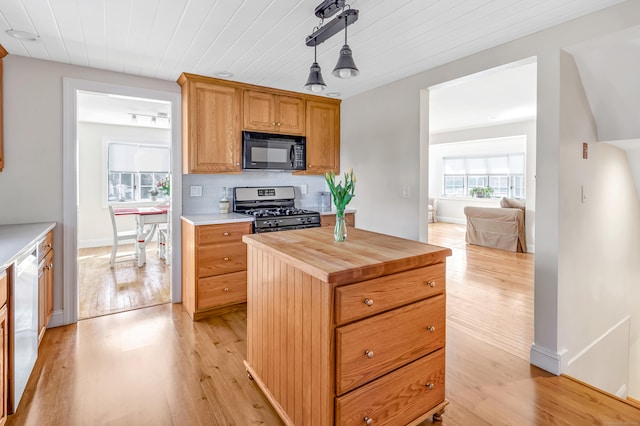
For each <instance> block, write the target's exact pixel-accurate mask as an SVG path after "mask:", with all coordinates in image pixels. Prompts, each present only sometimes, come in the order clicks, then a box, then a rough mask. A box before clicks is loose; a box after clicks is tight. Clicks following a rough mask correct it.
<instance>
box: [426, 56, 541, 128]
mask: <svg viewBox="0 0 640 426" xmlns="http://www.w3.org/2000/svg"><path fill="white" fill-rule="evenodd" d="M536 87H537V64H536V61H535V58H529V59H526V60H523V61H520V62H517V63H513V64H508V65H505V66H502V67H498V68H495V69H491V70H487V71H483V72H481V73H477V74H473V75H469V76H466V77H463V78H459V79H457V80H451V81H448V82H446V83H443V84H440V85H438V86H433V87H430V88H429V132H430V133H442V132H448V131H454V130H463V129H469V128H474V127H482V126H495V125H498V124H505V123H512V122H516V121H523V120H533V119H535V118H536V104H537V92H536Z"/></svg>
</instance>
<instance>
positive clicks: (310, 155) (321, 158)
mask: <svg viewBox="0 0 640 426" xmlns="http://www.w3.org/2000/svg"><path fill="white" fill-rule="evenodd" d="M330 170H333V171H335V172H336V173H338V172H339V171H340V104H337V103H333V102H332V103H329V102H321V101H307V170H306V172H304V173H306V174H317V175H320V174H324V173H325V172H328V171H330Z"/></svg>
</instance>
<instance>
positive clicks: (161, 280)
mask: <svg viewBox="0 0 640 426" xmlns="http://www.w3.org/2000/svg"><path fill="white" fill-rule="evenodd" d="M133 252H134V245H133V244H123V245H120V246H119V247H118V257H117V260H116V264H115V265H114V266H113V267H111V265H110V264H109V260H110V258H111V246H108V247H95V248H85V249H80V250H79V253H78V301H79V302H78V318H80V319H85V318H93V317H97V316H100V315H107V314H113V313H116V312H124V311H128V310H131V309H138V308H144V307H148V306H153V305H158V304H161V303H168V302H169V301H170V300H171V290H170V274H171V268H170V267H169V266H167V264H166V263H165V262H164V260H163V259H160V258H159V257H158V255H157V253H156V247H155V243H151V244H149V246H148V247H147V262H146V263H145V265H144V266H143V267H142V268H138V266H137V264H136V260H135V259H134V257H133Z"/></svg>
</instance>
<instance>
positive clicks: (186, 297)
mask: <svg viewBox="0 0 640 426" xmlns="http://www.w3.org/2000/svg"><path fill="white" fill-rule="evenodd" d="M251 227H252V224H251V222H241V223H230V224H220V225H193V224H192V223H191V222H189V221H186V220H184V219H183V220H182V306H183V308H184V309H185V311H186V312H187V313H188V314H189V316H190V317H191V318H192V319H193V320H198V319H200V318H203V317H205V316H207V315H210V314H212V313H214V312H215V311H217V310H219V309H220V308H226V307H230V306H233V305H237V304H240V303H244V302H246V301H247V248H246V245H245V244H244V243H243V242H242V236H243V235H245V234H250V233H251V230H252V229H251Z"/></svg>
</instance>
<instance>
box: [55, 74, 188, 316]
mask: <svg viewBox="0 0 640 426" xmlns="http://www.w3.org/2000/svg"><path fill="white" fill-rule="evenodd" d="M137 83H138V87H136V86H123V85H117V84H110V83H102V82H96V81H89V80H79V79H74V78H64V79H63V111H64V113H63V117H64V120H63V152H64V156H63V188H64V192H63V224H64V228H63V246H64V249H63V251H64V253H63V256H64V257H63V278H64V280H63V281H64V300H63V310H62V311H61V312H59V313H58V315H54V317H52V323H54V324H55V325H64V324H72V323H75V322H76V321H78V318H79V317H80V316H79V303H80V297H79V278H80V274H79V272H80V271H79V260H81V259H80V257H79V253H81V252H80V250H84V248H88V249H91V250H93V249H95V248H96V247H99V246H102V247H105V246H106V247H108V252H109V253H108V254H107V255H106V256H104V264H105V266H107V267H108V268H109V271H108V272H106V273H105V274H104V275H106V276H109V275H111V278H110V279H113V276H114V275H117V274H119V273H120V274H121V275H123V276H124V278H122V279H121V281H120V287H121V288H120V289H125V290H126V287H127V286H130V285H131V283H132V282H133V281H134V280H135V279H138V278H137V277H136V278H135V279H134V278H133V277H132V275H134V272H135V275H138V274H139V273H142V272H143V270H144V269H145V268H147V267H148V265H150V264H151V263H152V262H151V261H149V260H150V259H151V260H152V257H153V256H155V255H156V253H157V252H156V250H157V235H158V229H162V230H164V233H162V234H161V235H162V236H163V238H170V240H171V241H173V242H174V243H170V249H169V250H168V252H165V254H164V256H163V258H162V261H163V264H162V268H164V269H165V271H166V272H167V276H168V279H164V280H163V284H164V285H168V289H169V300H168V301H170V302H172V303H177V302H180V301H181V300H182V292H181V281H180V276H181V268H180V259H181V247H180V244H176V243H175V241H180V240H181V230H180V215H181V214H182V174H181V173H180V172H181V162H182V155H181V139H180V129H181V117H180V93H179V91H178V90H174V89H173V87H172V86H171V85H166V87H162V86H164V85H163V84H160V85H159V84H156V83H155V82H154V83H153V87H158V86H160V87H161V90H157V89H147V88H144V87H139V86H145V85H147V84H148V82H147V81H144V80H140V81H138V82H137ZM85 94H87V95H92V96H93V97H94V98H93V101H94V102H95V103H103V104H104V103H110V102H113V103H116V104H117V103H120V108H119V109H118V108H116V110H119V111H120V115H121V116H120V119H119V120H125V121H124V122H112V121H108V120H105V119H104V118H103V119H100V120H98V119H97V118H95V117H93V118H92V117H90V116H86V115H84V108H82V105H81V103H82V101H81V98H82V97H83V96H84V95H85ZM134 101H135V102H137V103H134ZM140 102H146V103H147V104H151V105H155V104H162V105H163V106H165V107H167V108H168V109H166V110H164V111H163V110H156V111H154V114H152V113H149V112H145V111H142V110H138V109H135V108H139V107H140V104H138V103H140ZM122 104H127V105H128V104H130V105H129V106H128V107H127V108H123V107H122ZM136 105H137V106H136ZM156 106H157V105H156ZM87 110H88V109H87ZM167 111H168V112H167ZM100 114H101V115H103V116H106V115H109V114H107V113H106V112H105V111H104V110H103V111H102V112H101V113H100ZM165 114H166V116H165ZM134 115H135V117H134ZM123 117H124V118H123ZM153 118H155V121H156V123H155V125H156V127H158V128H159V127H161V126H162V125H164V127H168V128H167V129H164V130H163V131H164V132H165V133H167V134H168V135H169V136H168V144H166V139H165V140H163V142H162V143H158V140H157V139H156V138H154V137H151V138H149V137H147V136H140V135H131V134H124V129H125V128H127V127H129V128H133V127H136V126H132V125H131V124H132V122H133V121H137V122H138V123H140V124H142V123H143V122H144V121H148V123H147V124H146V125H147V126H149V127H151V126H152V125H153V124H152V122H153V121H154V120H153ZM163 119H164V121H165V123H164V124H163V123H162V120H163ZM105 121H106V122H105ZM96 122H99V123H96ZM85 124H86V125H85ZM89 124H91V125H89ZM83 126H84V127H86V128H89V127H93V128H94V129H93V132H91V131H89V132H88V134H90V135H93V136H92V137H91V138H89V140H93V141H94V143H96V144H97V145H98V146H99V149H93V150H88V151H87V153H88V154H89V158H88V159H84V158H83V156H84V155H85V152H84V151H83V147H81V146H80V145H81V144H83V140H85V136H86V134H85V133H86V132H85V131H86V130H88V129H85V128H83ZM139 127H143V126H139ZM96 128H101V129H105V128H107V129H109V131H108V132H102V134H100V136H99V137H98V136H97V134H98V133H100V132H98V131H96V130H95V129H96ZM111 145H113V146H116V145H121V146H119V147H116V148H115V149H111V150H110V149H109V147H110V146H111ZM122 146H124V147H125V148H126V149H125V150H124V151H120V152H119V153H118V149H119V148H122ZM94 148H95V147H94ZM167 149H168V150H169V152H170V154H169V166H168V167H169V171H168V173H166V168H167V165H166V162H165V164H164V165H163V170H162V171H157V170H155V169H151V170H147V167H149V166H148V164H149V163H150V159H151V158H154V157H157V156H158V155H159V153H161V152H162V151H163V150H164V151H165V152H166V150H167ZM123 152H125V153H128V154H126V155H125V154H123ZM110 153H111V155H112V157H113V158H112V161H115V163H114V164H116V165H119V166H122V164H127V161H129V164H131V163H133V164H137V165H139V166H140V168H139V169H134V170H129V171H130V172H131V173H130V174H127V173H125V172H126V171H125V170H116V168H113V170H111V172H113V173H111V172H110V171H109V168H108V167H109V166H108V157H109V155H110ZM92 156H93V157H92ZM117 158H120V160H122V161H120V162H119V163H118V161H116V160H117ZM123 159H124V160H123ZM125 160H126V161H125ZM81 162H82V163H83V164H80V163H81ZM85 165H87V166H89V167H90V168H91V169H93V170H90V171H89V172H90V173H93V175H94V176H93V177H92V178H88V177H87V178H86V180H85V176H84V175H83V174H82V173H83V171H82V170H83V168H84V166H85ZM145 172H149V173H145ZM162 172H164V175H163V174H162ZM96 176H97V177H96ZM163 177H164V179H163ZM116 181H117V182H116ZM161 181H162V182H163V185H161V186H163V188H164V186H165V185H166V187H167V189H168V191H166V192H163V193H162V195H158V196H156V199H155V200H153V199H151V189H152V188H153V187H154V185H155V186H156V187H157V184H158V183H159V182H161ZM114 182H115V183H116V184H115V185H114ZM120 185H124V186H120ZM158 189H161V188H160V187H158ZM87 194H88V195H87ZM90 198H92V199H94V201H93V208H94V209H95V210H89V211H87V212H85V213H83V207H84V206H81V203H84V201H85V199H86V200H89V199H90ZM110 198H111V199H110ZM95 200H98V201H97V204H96V201H95ZM127 203H131V204H130V205H129V206H127ZM159 205H160V206H162V205H164V206H165V208H164V210H163V211H162V213H163V214H164V216H162V215H156V216H155V218H161V217H162V218H163V219H164V220H163V221H162V222H163V225H157V223H158V222H157V221H156V225H157V226H156V227H155V231H154V232H153V233H151V232H149V233H148V234H147V233H146V231H145V235H144V238H145V243H146V247H145V249H146V250H144V251H143V252H141V251H139V250H136V241H138V240H139V238H138V235H137V234H136V239H134V240H129V241H119V244H118V249H117V250H116V255H117V257H116V262H115V264H114V265H115V267H114V268H111V264H110V261H111V247H112V244H113V235H114V233H113V228H112V224H111V216H110V209H109V207H115V208H123V207H125V208H126V207H130V208H134V207H135V208H138V209H140V211H144V210H145V209H146V210H147V211H149V209H157V208H158V207H159ZM155 213H157V212H155ZM155 213H154V214H155ZM121 219H124V217H123V218H121ZM128 219H129V220H128V223H129V225H127V220H118V222H121V221H122V222H124V224H123V225H122V228H123V229H122V231H125V230H130V229H125V228H127V226H131V224H132V223H133V227H134V228H136V227H137V221H136V220H135V217H129V218H128ZM149 222H150V221H148V220H146V219H145V220H144V221H142V224H143V225H144V224H148V223H149ZM87 227H88V228H92V229H93V231H99V232H101V233H98V234H96V233H94V234H93V236H91V235H90V234H86V233H85V232H84V231H85V228H87ZM81 228H82V229H81ZM143 229H144V230H150V227H149V226H144V227H143ZM118 231H120V229H118ZM151 235H152V236H151ZM147 236H149V239H147V238H146V237H147ZM126 243H131V246H128V247H127V246H126V245H121V244H126ZM127 252H128V254H129V256H128V257H127V256H126V254H127ZM133 253H137V257H136V256H134V255H133ZM140 253H145V254H149V257H146V258H144V257H142V258H141V257H140ZM82 254H83V257H84V255H86V253H82ZM101 256H102V255H99V256H97V257H101ZM140 259H142V262H141V264H140V266H135V265H136V264H137V263H138V260H140ZM120 261H122V263H120ZM127 262H129V263H130V264H131V265H132V266H135V267H132V268H131V270H130V271H132V272H130V273H129V275H128V276H127V274H126V273H124V272H121V271H119V270H118V266H119V265H125V264H126V263H127ZM159 266H160V265H159ZM149 269H152V268H151V267H149ZM90 275H97V274H95V273H90ZM119 278H120V277H119ZM120 289H119V290H120ZM104 294H106V293H103V295H104ZM129 297H130V300H129V302H125V301H123V303H121V305H123V307H124V308H125V309H127V310H128V309H136V308H138V307H142V306H143V305H142V304H139V303H138V301H136V298H132V297H131V295H130V296H129ZM132 300H133V302H134V303H132ZM111 312H118V310H112V311H111ZM111 312H105V313H111ZM94 315H100V314H98V313H95V312H94V313H93V314H89V315H86V314H83V315H82V318H88V317H90V316H94Z"/></svg>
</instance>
